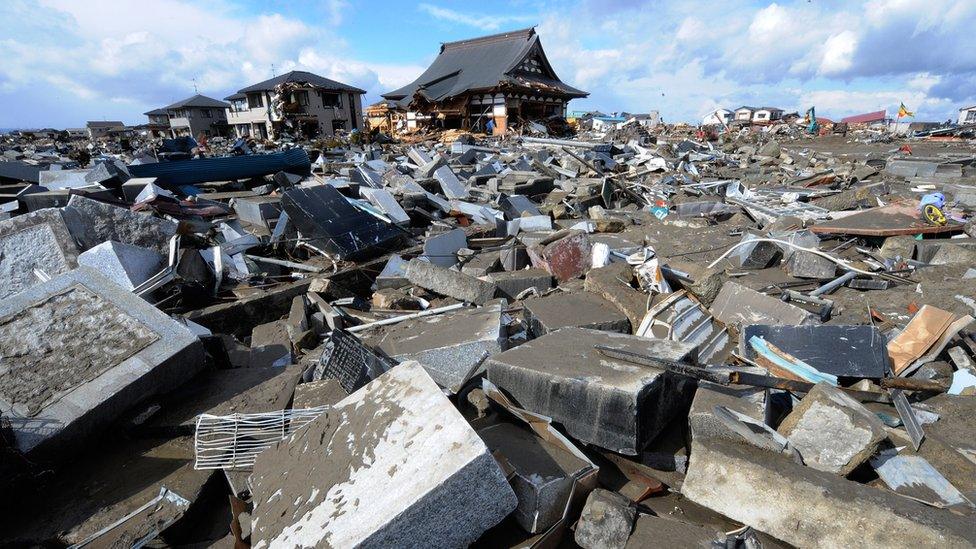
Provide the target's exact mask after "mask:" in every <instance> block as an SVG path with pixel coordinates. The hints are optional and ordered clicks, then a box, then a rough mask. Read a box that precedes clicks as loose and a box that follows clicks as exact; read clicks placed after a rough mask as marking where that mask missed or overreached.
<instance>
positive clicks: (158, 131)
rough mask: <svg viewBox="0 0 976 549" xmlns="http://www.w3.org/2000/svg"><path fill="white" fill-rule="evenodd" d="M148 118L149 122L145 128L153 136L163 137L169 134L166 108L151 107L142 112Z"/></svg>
mask: <svg viewBox="0 0 976 549" xmlns="http://www.w3.org/2000/svg"><path fill="white" fill-rule="evenodd" d="M142 114H144V115H146V117H147V118H149V123H148V124H146V126H145V129H146V130H147V131H148V132H149V133H150V135H152V136H153V137H163V136H168V135H169V111H167V110H166V109H153V110H151V111H149V112H144V113H142Z"/></svg>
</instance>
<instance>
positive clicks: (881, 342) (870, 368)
mask: <svg viewBox="0 0 976 549" xmlns="http://www.w3.org/2000/svg"><path fill="white" fill-rule="evenodd" d="M753 336H756V337H760V338H763V339H765V340H766V341H768V342H769V343H771V344H773V345H775V346H776V347H778V348H779V349H781V350H783V351H784V352H786V353H789V354H790V355H792V356H794V357H796V358H797V359H799V360H802V361H803V362H806V363H807V364H809V365H810V366H812V367H814V368H816V369H817V370H818V371H820V372H823V373H826V374H831V375H835V376H838V377H855V378H868V379H881V378H882V377H884V375H885V373H886V372H887V371H888V368H889V363H890V361H889V359H888V350H887V348H886V347H885V339H884V337H883V336H882V335H881V333H880V332H879V331H878V329H877V328H876V327H874V326H868V325H854V326H831V325H813V326H772V325H765V324H752V325H749V326H745V327H744V328H743V331H742V338H741V340H742V342H743V345H742V348H741V349H740V350H741V351H742V353H743V354H744V356H746V357H747V358H752V357H753V356H754V355H755V353H754V352H753V351H752V349H751V348H750V347H749V346H748V345H745V344H744V343H745V342H747V341H749V339H750V338H752V337H753Z"/></svg>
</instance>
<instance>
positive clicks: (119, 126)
mask: <svg viewBox="0 0 976 549" xmlns="http://www.w3.org/2000/svg"><path fill="white" fill-rule="evenodd" d="M85 128H87V129H88V138H89V139H98V138H100V137H108V136H109V134H111V133H113V132H120V131H122V130H124V129H125V124H123V123H122V122H119V121H118V120H95V121H91V122H87V123H86V124H85Z"/></svg>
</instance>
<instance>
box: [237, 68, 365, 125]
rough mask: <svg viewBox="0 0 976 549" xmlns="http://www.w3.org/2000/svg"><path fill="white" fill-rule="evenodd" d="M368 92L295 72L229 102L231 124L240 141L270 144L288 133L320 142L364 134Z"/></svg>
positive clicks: (249, 89)
mask: <svg viewBox="0 0 976 549" xmlns="http://www.w3.org/2000/svg"><path fill="white" fill-rule="evenodd" d="M365 93H366V90H361V89H359V88H356V87H354V86H350V85H348V84H343V83H342V82H336V81H335V80H329V79H328V78H325V77H323V76H319V75H317V74H314V73H310V72H305V71H291V72H289V73H286V74H282V75H281V76H276V77H274V78H271V79H269V80H265V81H263V82H258V83H257V84H254V85H251V86H247V87H246V88H241V89H239V90H237V93H235V94H232V95H229V96H227V97H225V98H224V99H226V100H227V101H230V107H229V108H228V109H227V120H228V123H229V124H230V125H231V126H233V127H234V135H235V136H236V137H247V136H254V137H259V138H263V139H266V138H268V137H275V136H277V135H280V134H281V133H282V132H285V133H289V134H292V135H302V136H305V137H315V136H331V135H335V132H336V130H355V129H358V128H359V124H360V120H361V119H362V116H363V100H362V96H363V94H365Z"/></svg>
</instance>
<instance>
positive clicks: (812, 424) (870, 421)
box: [777, 382, 887, 475]
mask: <svg viewBox="0 0 976 549" xmlns="http://www.w3.org/2000/svg"><path fill="white" fill-rule="evenodd" d="M777 430H778V431H779V433H780V434H781V435H783V436H785V437H786V438H787V440H789V441H790V445H791V446H793V448H795V449H796V450H797V451H798V452H800V456H801V457H802V458H803V462H804V463H805V464H806V465H808V466H810V467H813V468H814V469H818V470H820V471H827V472H830V473H836V474H838V475H847V474H848V473H850V472H851V471H853V470H854V469H855V468H856V467H857V466H858V465H860V464H862V463H864V462H865V461H867V459H868V458H869V457H871V455H872V454H874V451H875V450H876V449H877V448H878V444H880V443H881V441H882V440H884V439H885V438H887V434H886V433H885V428H884V424H883V423H882V422H881V420H880V419H878V416H876V415H875V414H874V413H872V412H871V411H870V410H868V409H867V408H865V407H864V406H863V405H862V404H861V403H860V402H858V401H856V400H854V399H853V398H851V397H850V396H848V395H847V394H846V393H844V392H843V391H841V390H840V389H838V388H836V387H834V386H833V385H830V384H828V383H825V382H821V383H818V384H817V385H816V386H815V387H814V388H813V390H811V391H810V392H809V393H807V396H805V397H803V400H801V401H800V403H799V404H798V405H797V406H796V407H795V408H794V409H793V411H792V412H791V413H790V415H788V416H786V419H784V420H783V422H782V423H781V424H780V426H779V429H777Z"/></svg>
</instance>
